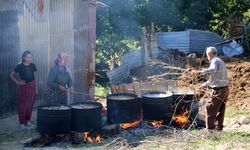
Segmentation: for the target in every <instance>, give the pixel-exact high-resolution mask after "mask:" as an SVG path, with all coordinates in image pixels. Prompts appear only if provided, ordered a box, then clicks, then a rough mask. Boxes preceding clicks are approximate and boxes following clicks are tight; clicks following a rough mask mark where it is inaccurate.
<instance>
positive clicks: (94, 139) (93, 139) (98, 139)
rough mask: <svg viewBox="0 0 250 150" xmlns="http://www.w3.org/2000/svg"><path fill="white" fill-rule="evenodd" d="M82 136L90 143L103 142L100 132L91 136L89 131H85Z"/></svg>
mask: <svg viewBox="0 0 250 150" xmlns="http://www.w3.org/2000/svg"><path fill="white" fill-rule="evenodd" d="M82 136H83V139H84V140H85V141H87V142H89V143H93V142H101V141H102V140H103V138H102V137H101V135H100V134H96V135H95V137H91V136H90V134H89V132H83V134H82Z"/></svg>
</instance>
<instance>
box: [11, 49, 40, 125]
mask: <svg viewBox="0 0 250 150" xmlns="http://www.w3.org/2000/svg"><path fill="white" fill-rule="evenodd" d="M32 59H33V55H32V53H31V52H30V51H25V52H24V53H23V55H22V63H20V64H18V65H17V66H16V67H15V69H14V71H12V72H11V74H10V78H11V79H12V80H13V81H14V82H16V84H17V85H18V86H19V92H18V115H19V123H20V128H25V127H32V124H31V122H30V120H31V115H32V108H33V105H34V102H35V96H36V93H37V90H36V81H35V72H36V71H37V69H36V66H35V64H33V63H32ZM17 75H19V77H20V80H19V79H18V78H17Z"/></svg>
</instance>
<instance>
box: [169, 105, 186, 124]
mask: <svg viewBox="0 0 250 150" xmlns="http://www.w3.org/2000/svg"><path fill="white" fill-rule="evenodd" d="M188 113H189V111H188V109H187V108H185V111H184V112H183V113H182V114H180V115H176V116H174V117H173V120H175V122H176V123H177V124H178V125H179V126H184V125H185V124H186V123H188V122H189V120H188Z"/></svg>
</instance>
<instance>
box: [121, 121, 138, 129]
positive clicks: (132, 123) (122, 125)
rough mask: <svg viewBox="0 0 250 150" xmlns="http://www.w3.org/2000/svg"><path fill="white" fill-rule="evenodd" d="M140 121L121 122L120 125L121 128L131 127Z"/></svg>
mask: <svg viewBox="0 0 250 150" xmlns="http://www.w3.org/2000/svg"><path fill="white" fill-rule="evenodd" d="M141 122H142V120H136V121H134V122H131V123H123V124H120V127H121V128H122V129H128V128H132V127H135V126H137V125H138V124H140V123H141Z"/></svg>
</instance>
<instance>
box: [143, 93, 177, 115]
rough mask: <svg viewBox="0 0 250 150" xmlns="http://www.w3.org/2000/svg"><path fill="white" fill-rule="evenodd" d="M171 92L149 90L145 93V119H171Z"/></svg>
mask: <svg viewBox="0 0 250 150" xmlns="http://www.w3.org/2000/svg"><path fill="white" fill-rule="evenodd" d="M172 105H173V94H172V93H171V92H149V93H145V94H143V116H144V119H145V120H166V119H168V118H170V119H171V117H172V114H173V110H172V109H171V107H172Z"/></svg>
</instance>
